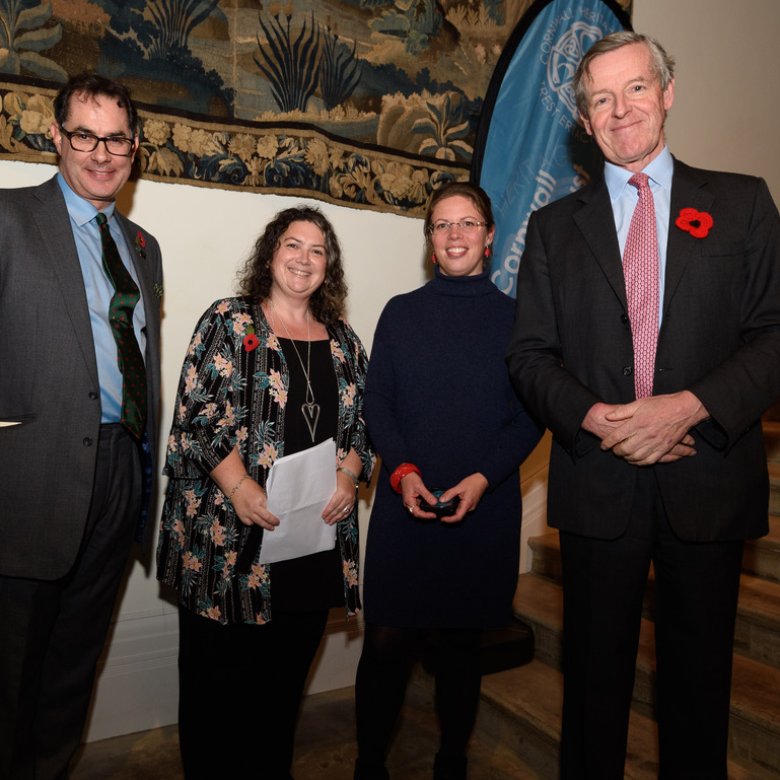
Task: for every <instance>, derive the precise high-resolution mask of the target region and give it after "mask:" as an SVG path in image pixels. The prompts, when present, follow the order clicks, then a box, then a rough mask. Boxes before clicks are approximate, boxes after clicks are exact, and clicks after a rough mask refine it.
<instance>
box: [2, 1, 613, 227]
mask: <svg viewBox="0 0 780 780" xmlns="http://www.w3.org/2000/svg"><path fill="white" fill-rule="evenodd" d="M530 4H531V0H286V1H285V2H284V3H280V2H270V3H265V2H259V1H258V0H43V1H41V0H0V159H18V160H27V161H36V162H41V161H43V162H52V163H53V162H55V161H56V157H55V153H54V146H53V143H52V141H51V137H50V135H49V127H50V125H51V123H52V121H53V112H52V98H53V96H54V95H55V94H56V91H57V89H58V87H59V85H61V84H62V83H63V82H64V81H65V80H66V79H67V78H68V75H69V74H75V73H78V72H81V71H83V70H93V71H96V72H99V73H102V74H103V75H106V76H108V77H110V78H115V79H117V80H120V81H122V82H123V83H124V84H126V85H127V86H128V87H130V89H131V91H132V94H133V98H134V100H135V101H136V102H137V103H138V105H139V109H140V111H139V113H140V117H141V144H140V149H139V155H138V157H139V166H140V172H141V173H142V175H143V176H144V177H146V178H151V179H155V180H158V181H166V182H183V183H187V184H196V185H202V186H213V187H225V188H230V189H240V190H247V191H257V192H273V193H276V194H282V195H294V196H305V197H312V198H316V199H320V200H323V201H327V202H331V203H336V204H339V205H346V206H354V207H357V208H369V209H373V210H377V211H387V212H394V213H399V214H405V215H408V216H421V215H422V214H423V213H424V211H425V207H426V205H427V202H428V199H429V197H430V195H431V193H432V192H433V191H434V190H435V189H437V188H438V187H440V186H441V185H442V184H444V183H445V182H447V181H451V180H465V179H467V178H468V175H469V169H470V162H471V155H472V151H473V144H474V140H475V138H476V134H477V128H478V124H479V118H480V113H481V109H482V102H483V96H484V93H485V91H486V89H487V86H488V83H489V81H490V77H491V75H492V71H493V68H494V66H495V64H496V61H497V59H498V57H499V55H500V53H501V50H502V47H503V44H504V42H505V41H506V39H507V38H508V37H509V35H510V34H511V32H512V30H513V29H514V27H515V25H516V24H517V22H518V20H519V19H520V17H521V16H522V14H523V13H524V12H525V11H526V9H527V8H528V6H529V5H530ZM626 4H627V3H625V2H624V3H623V5H626Z"/></svg>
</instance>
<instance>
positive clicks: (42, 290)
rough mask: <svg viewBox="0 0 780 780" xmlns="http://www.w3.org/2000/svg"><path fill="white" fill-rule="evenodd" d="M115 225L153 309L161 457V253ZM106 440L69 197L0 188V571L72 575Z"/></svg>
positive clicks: (134, 231) (53, 184) (131, 228)
mask: <svg viewBox="0 0 780 780" xmlns="http://www.w3.org/2000/svg"><path fill="white" fill-rule="evenodd" d="M118 219H119V222H120V224H121V226H122V229H123V230H124V232H125V236H126V238H127V243H128V246H129V247H130V248H131V252H132V254H133V261H134V263H135V267H136V271H137V272H138V279H139V283H140V288H141V292H142V295H143V301H144V306H145V312H146V355H145V359H146V367H147V378H148V384H149V398H148V408H149V420H148V434H149V438H150V441H151V442H152V445H153V446H152V452H153V453H154V450H155V447H154V442H155V434H156V431H157V415H158V406H159V399H160V347H159V344H160V300H159V294H158V293H159V292H160V291H161V290H162V265H161V260H160V249H159V246H158V244H157V241H156V240H155V239H154V238H153V237H152V236H150V235H149V234H148V233H147V232H146V231H141V228H140V227H139V226H138V225H136V224H134V223H132V222H130V220H128V219H125V218H124V217H122V216H121V215H118ZM139 231H141V232H142V235H143V236H144V239H145V243H146V246H145V247H144V249H143V254H142V253H141V251H140V250H139V248H138V247H137V245H136V237H137V235H138V232H139ZM14 423H18V424H14ZM99 432H100V387H99V384H98V374H97V362H96V359H95V350H94V345H93V340H92V330H91V327H90V322H89V310H88V308H87V296H86V292H85V289H84V280H83V277H82V274H81V267H80V265H79V259H78V254H77V251H76V244H75V241H74V239H73V233H72V231H71V227H70V218H69V216H68V211H67V208H66V205H65V199H64V197H63V195H62V192H61V190H60V187H59V185H58V183H57V181H56V178H52V179H50V180H49V181H47V182H45V183H44V184H42V185H40V186H38V187H25V188H20V189H12V190H0V574H3V575H7V576H18V577H33V578H37V579H56V578H59V577H62V576H63V575H64V574H65V573H67V571H68V570H69V569H70V567H71V566H72V564H73V562H74V560H75V556H76V553H77V551H78V548H79V544H80V543H81V538H82V535H83V531H84V526H85V522H86V519H87V513H88V510H89V503H90V497H91V494H92V483H93V476H94V473H95V456H96V453H97V442H98V437H99ZM156 470H157V469H156V468H155V469H154V471H155V472H156Z"/></svg>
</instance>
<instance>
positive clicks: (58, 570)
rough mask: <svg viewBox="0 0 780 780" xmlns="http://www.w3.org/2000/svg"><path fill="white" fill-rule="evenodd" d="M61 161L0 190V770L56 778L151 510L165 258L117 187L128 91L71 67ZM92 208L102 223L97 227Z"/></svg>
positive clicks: (132, 130) (61, 116)
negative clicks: (23, 183) (31, 181)
mask: <svg viewBox="0 0 780 780" xmlns="http://www.w3.org/2000/svg"><path fill="white" fill-rule="evenodd" d="M54 112H55V122H54V124H53V125H52V126H51V134H52V138H53V140H54V145H55V147H56V149H57V152H58V154H59V173H58V174H57V175H56V176H55V177H54V178H52V179H51V180H49V181H47V182H46V183H45V184H42V185H40V186H38V187H28V188H23V189H16V190H0V632H2V640H0V777H2V778H14V780H16V778H32V777H35V778H37V779H40V778H44V779H46V778H60V777H67V772H68V764H69V762H70V759H71V757H72V755H73V753H74V752H75V751H76V749H77V747H78V745H79V742H80V738H81V733H82V730H83V727H84V722H85V718H86V714H87V710H88V706H89V699H90V693H91V689H92V684H93V680H94V675H95V665H96V662H97V660H98V657H99V655H100V652H101V650H102V647H103V643H104V641H105V636H106V632H107V630H108V625H109V621H110V618H111V613H112V609H113V605H114V601H115V598H116V594H117V590H118V588H119V584H120V580H121V576H122V571H123V568H124V564H125V561H126V559H127V554H128V551H129V549H130V545H131V543H132V539H133V536H134V532H135V531H137V529H138V522H139V519H140V518H141V516H142V514H143V511H144V510H148V506H145V504H148V496H149V493H150V486H151V482H150V480H151V474H152V473H153V471H152V469H153V466H152V453H153V449H154V441H155V431H156V425H157V420H156V417H157V407H158V401H159V387H160V373H159V361H160V354H159V334H160V302H159V297H160V293H161V292H162V268H161V261H160V251H159V247H158V245H157V242H156V241H155V239H154V238H152V236H150V235H149V234H148V233H147V232H146V231H144V230H142V229H141V228H140V227H139V226H138V225H135V224H133V223H132V222H130V221H129V220H127V219H125V218H124V217H123V216H122V215H120V214H119V213H117V212H116V211H115V209H114V205H115V203H114V199H115V197H116V195H117V193H118V192H119V191H120V190H121V189H122V187H123V186H124V185H125V183H126V182H127V180H128V177H129V176H130V171H131V166H132V163H133V158H134V156H135V153H136V150H137V148H138V136H137V134H136V124H137V114H136V110H135V108H134V107H133V104H132V102H131V100H130V97H129V94H128V92H127V90H126V89H125V88H124V87H123V86H121V85H119V84H116V83H115V82H112V81H109V80H107V79H104V78H102V77H99V76H93V75H84V76H79V77H75V78H73V79H71V80H70V81H69V82H68V84H66V85H65V87H63V89H62V90H61V91H60V93H59V94H58V96H57V97H56V99H55V103H54ZM103 223H105V224H104V225H103Z"/></svg>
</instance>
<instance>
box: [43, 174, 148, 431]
mask: <svg viewBox="0 0 780 780" xmlns="http://www.w3.org/2000/svg"><path fill="white" fill-rule="evenodd" d="M57 181H58V183H59V185H60V189H61V190H62V194H63V195H64V196H65V204H66V206H67V208H68V215H69V216H70V226H71V229H72V230H73V239H74V241H75V242H76V251H77V252H78V256H79V263H80V265H81V274H82V276H83V277H84V289H85V290H86V293H87V305H88V306H89V322H90V325H91V326H92V341H93V343H94V345H95V358H96V360H97V369H98V381H99V382H100V421H101V422H102V423H117V422H119V421H120V418H121V414H122V372H121V371H120V370H119V362H118V360H117V348H116V341H115V340H114V334H113V333H112V331H111V325H110V324H109V321H108V309H109V305H110V303H111V298H112V297H113V295H114V285H113V284H112V283H111V280H110V279H109V277H108V274H106V272H105V270H104V269H103V248H102V244H101V241H100V228H98V224H97V222H96V221H95V217H96V216H97V213H98V211H97V209H96V208H95V207H94V206H93V205H92V204H91V203H90V202H89V201H88V200H85V199H84V198H82V197H80V196H79V195H77V194H76V193H75V192H73V190H72V189H71V188H70V187H69V186H68V183H67V182H66V181H65V179H64V178H63V176H62V174H61V173H58V174H57ZM114 206H115V204H114V203H110V204H109V205H108V206H106V208H104V209H103V210H102V211H103V213H104V214H105V215H106V219H107V220H108V225H109V229H110V230H111V236H112V237H113V239H114V241H115V242H116V245H117V249H118V250H119V256H120V257H121V258H122V262H123V263H124V264H125V267H126V268H127V270H128V271H129V273H130V275H131V276H132V277H133V280H134V281H135V283H136V284H138V274H137V273H136V270H135V265H134V263H133V259H132V255H131V250H130V248H129V247H128V246H127V240H126V239H125V235H124V233H123V231H122V228H121V227H120V225H119V223H118V221H117V220H116V219H114ZM139 289H140V285H139ZM133 329H134V330H135V337H136V339H138V346H139V347H140V348H141V355H143V356H145V355H146V330H145V329H146V315H145V312H144V302H143V297H142V298H141V299H140V300H139V301H138V303H137V304H136V307H135V311H134V312H133Z"/></svg>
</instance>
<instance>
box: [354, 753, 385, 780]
mask: <svg viewBox="0 0 780 780" xmlns="http://www.w3.org/2000/svg"><path fill="white" fill-rule="evenodd" d="M352 778H353V780H390V774H389V773H388V771H387V769H385V765H384V764H380V763H372V762H370V761H365V760H361V759H359V758H358V759H357V760H356V761H355V774H354V775H353V776H352Z"/></svg>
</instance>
